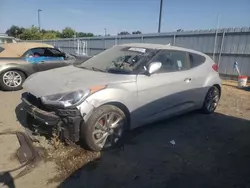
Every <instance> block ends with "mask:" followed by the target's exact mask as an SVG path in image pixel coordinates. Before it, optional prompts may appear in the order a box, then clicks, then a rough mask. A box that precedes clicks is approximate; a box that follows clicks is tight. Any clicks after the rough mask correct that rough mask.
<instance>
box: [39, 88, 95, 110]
mask: <svg viewBox="0 0 250 188" xmlns="http://www.w3.org/2000/svg"><path fill="white" fill-rule="evenodd" d="M90 92H91V90H85V91H82V90H79V91H73V92H67V93H59V94H55V95H48V96H45V97H41V100H42V103H43V104H45V105H51V106H58V107H62V108H65V107H69V106H73V105H75V104H77V103H78V102H80V101H81V100H84V99H85V98H86V97H87V96H88V95H89V94H90Z"/></svg>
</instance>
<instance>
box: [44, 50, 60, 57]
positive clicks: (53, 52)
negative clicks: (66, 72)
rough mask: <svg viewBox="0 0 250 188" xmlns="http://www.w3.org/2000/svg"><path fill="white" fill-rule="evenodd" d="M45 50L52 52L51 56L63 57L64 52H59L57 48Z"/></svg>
mask: <svg viewBox="0 0 250 188" xmlns="http://www.w3.org/2000/svg"><path fill="white" fill-rule="evenodd" d="M47 50H48V51H49V52H50V53H52V55H53V56H55V57H63V56H64V54H63V53H62V52H60V51H59V50H57V49H54V48H47Z"/></svg>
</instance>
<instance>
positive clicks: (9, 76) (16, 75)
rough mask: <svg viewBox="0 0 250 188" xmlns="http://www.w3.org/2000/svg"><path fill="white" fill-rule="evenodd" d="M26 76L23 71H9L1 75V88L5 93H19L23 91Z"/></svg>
mask: <svg viewBox="0 0 250 188" xmlns="http://www.w3.org/2000/svg"><path fill="white" fill-rule="evenodd" d="M25 78H26V77H25V75H24V73H23V72H21V71H17V70H8V71H5V72H3V73H2V74H0V87H1V89H3V90H4V91H17V90H20V89H22V85H23V82H24V80H25Z"/></svg>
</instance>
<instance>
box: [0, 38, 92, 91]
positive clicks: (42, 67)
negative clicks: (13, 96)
mask: <svg viewBox="0 0 250 188" xmlns="http://www.w3.org/2000/svg"><path fill="white" fill-rule="evenodd" d="M88 58H89V57H88V56H75V55H70V54H67V53H65V52H62V51H61V50H59V49H57V48H55V47H54V46H51V45H49V44H44V43H34V42H20V43H8V44H1V45H0V88H1V89H2V90H6V91H15V90H19V89H21V88H22V84H23V82H24V80H25V79H26V78H27V77H28V76H29V75H31V74H33V73H35V72H40V71H46V70H49V69H53V68H58V67H63V66H68V65H72V64H78V63H79V64H81V63H83V62H84V61H86V60H87V59H88Z"/></svg>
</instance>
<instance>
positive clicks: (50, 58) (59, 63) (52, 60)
mask: <svg viewBox="0 0 250 188" xmlns="http://www.w3.org/2000/svg"><path fill="white" fill-rule="evenodd" d="M45 55H46V57H45V59H44V60H43V62H41V63H40V64H39V69H40V71H45V70H50V69H54V68H58V67H63V66H67V65H68V63H67V62H66V61H65V60H64V58H65V54H64V53H62V52H61V51H59V50H57V49H54V48H45Z"/></svg>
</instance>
